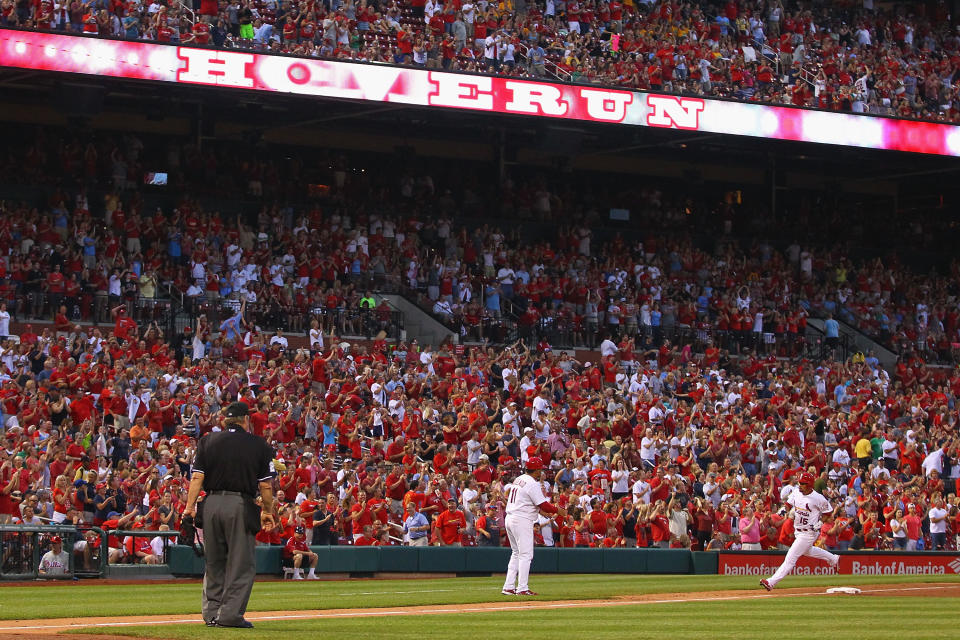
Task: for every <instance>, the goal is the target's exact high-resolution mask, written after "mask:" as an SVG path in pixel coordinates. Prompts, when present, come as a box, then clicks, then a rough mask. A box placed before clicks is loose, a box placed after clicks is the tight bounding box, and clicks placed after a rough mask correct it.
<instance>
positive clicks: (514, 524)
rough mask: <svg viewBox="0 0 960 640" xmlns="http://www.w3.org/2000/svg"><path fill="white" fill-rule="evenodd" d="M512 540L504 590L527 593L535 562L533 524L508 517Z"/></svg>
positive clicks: (509, 532)
mask: <svg viewBox="0 0 960 640" xmlns="http://www.w3.org/2000/svg"><path fill="white" fill-rule="evenodd" d="M504 524H506V528H507V538H509V539H510V549H511V551H512V553H511V554H510V564H508V565H507V580H506V582H504V583H503V588H504V589H516V590H517V591H527V590H528V589H530V585H528V584H527V583H528V582H529V581H530V563H531V562H532V561H533V522H531V521H530V520H525V519H523V518H517V517H515V516H511V515H508V516H507V517H506V520H505V522H504Z"/></svg>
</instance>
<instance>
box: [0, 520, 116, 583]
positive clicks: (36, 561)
mask: <svg viewBox="0 0 960 640" xmlns="http://www.w3.org/2000/svg"><path fill="white" fill-rule="evenodd" d="M89 534H92V536H90V535H89ZM55 536H57V537H59V538H60V539H61V540H62V541H63V551H64V552H66V554H67V556H68V561H67V567H66V571H65V572H64V573H63V574H57V575H44V576H41V575H40V560H41V559H42V558H43V556H44V554H46V553H47V552H48V551H50V549H51V548H52V546H53V545H52V542H51V540H52V539H53V538H54V537H55ZM91 538H93V539H98V538H99V539H102V538H103V530H102V529H99V528H97V527H84V528H77V527H75V526H72V525H71V526H63V525H49V526H46V525H9V524H7V525H0V580H35V579H38V578H43V579H44V580H72V579H74V578H99V577H100V576H102V575H104V564H103V563H104V562H105V561H106V557H105V556H104V555H103V554H102V553H101V550H100V547H99V546H97V545H89V546H88V542H90V540H91Z"/></svg>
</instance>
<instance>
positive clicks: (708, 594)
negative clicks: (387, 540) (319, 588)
mask: <svg viewBox="0 0 960 640" xmlns="http://www.w3.org/2000/svg"><path fill="white" fill-rule="evenodd" d="M825 591H826V587H805V588H794V589H777V590H776V591H774V592H772V593H767V592H764V591H743V590H732V591H697V592H688V593H654V594H644V595H630V596H616V597H613V598H610V599H606V600H534V599H529V600H515V599H510V598H508V597H502V599H499V600H497V601H492V602H481V603H473V604H457V605H432V606H421V607H390V608H375V609H374V608H371V609H320V610H310V611H257V612H249V613H248V614H247V619H248V620H250V621H252V622H257V621H260V622H267V621H282V620H310V619H316V620H321V619H325V618H366V617H376V616H388V615H390V616H397V615H420V616H422V615H439V614H452V613H485V612H491V611H534V610H545V609H569V608H581V607H616V606H624V605H638V604H670V603H675V602H717V601H727V600H753V599H763V598H783V597H797V596H822V597H843V596H833V595H828V594H826V593H825ZM861 595H864V596H900V597H926V596H937V597H960V584H957V583H945V584H935V583H931V584H922V585H918V584H916V583H913V584H910V583H907V584H887V585H874V586H868V587H864V588H863V589H862V592H861ZM201 622H202V619H201V618H200V616H199V614H196V615H164V616H123V617H110V618H97V617H89V618H58V619H43V620H7V621H0V640H14V639H15V640H67V638H68V636H65V635H62V633H61V632H63V631H67V630H71V629H82V628H98V629H102V630H103V634H101V635H88V636H84V637H85V638H90V640H108V639H109V640H115V639H116V638H117V637H118V636H112V635H109V634H110V630H111V629H116V628H118V627H133V626H152V625H172V624H199V623H201ZM75 638H76V636H72V637H70V640H74V639H75Z"/></svg>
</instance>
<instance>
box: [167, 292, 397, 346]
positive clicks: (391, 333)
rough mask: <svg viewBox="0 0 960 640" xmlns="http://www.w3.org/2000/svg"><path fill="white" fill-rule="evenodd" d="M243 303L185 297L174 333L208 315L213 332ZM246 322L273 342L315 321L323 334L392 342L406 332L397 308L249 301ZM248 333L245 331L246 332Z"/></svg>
mask: <svg viewBox="0 0 960 640" xmlns="http://www.w3.org/2000/svg"><path fill="white" fill-rule="evenodd" d="M240 307H241V302H240V301H239V300H234V299H225V298H206V297H203V298H189V297H188V298H186V299H185V301H184V314H177V317H176V319H175V331H176V332H177V333H180V332H182V331H183V329H184V328H185V326H187V325H188V324H193V323H195V322H196V320H195V319H196V318H198V317H199V316H201V315H204V316H206V319H207V321H208V322H210V323H211V325H212V326H213V327H214V330H217V328H218V327H219V326H220V325H221V324H222V322H223V321H225V320H227V319H229V318H231V317H233V316H235V315H236V314H237V313H238V312H239V311H240ZM243 317H244V320H245V321H246V322H247V323H248V324H250V325H256V326H258V327H260V328H261V330H262V331H263V332H264V333H265V336H264V337H265V339H266V341H267V342H269V341H270V337H271V334H273V333H274V332H275V331H276V330H277V329H281V330H283V331H284V332H287V333H301V334H302V333H306V332H308V331H309V330H310V325H311V322H312V321H313V320H317V322H318V323H319V325H320V328H321V329H322V330H323V332H324V335H330V334H331V333H333V334H334V335H337V336H366V337H368V338H374V337H375V336H376V335H377V334H378V333H380V332H381V331H382V332H384V333H385V334H386V338H388V339H390V340H399V339H400V336H401V332H402V331H403V328H404V324H403V313H402V312H400V311H397V310H396V309H394V308H392V307H391V308H389V310H388V309H381V308H374V309H359V308H357V309H329V308H326V307H312V306H311V307H301V306H296V305H292V306H291V305H286V304H280V303H273V302H255V303H250V302H248V303H247V304H246V306H245V307H244V316H243ZM244 331H245V329H244Z"/></svg>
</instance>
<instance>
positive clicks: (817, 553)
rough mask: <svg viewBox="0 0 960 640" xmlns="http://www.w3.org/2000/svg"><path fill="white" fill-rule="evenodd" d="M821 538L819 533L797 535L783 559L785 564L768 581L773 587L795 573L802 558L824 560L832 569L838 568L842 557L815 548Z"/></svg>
mask: <svg viewBox="0 0 960 640" xmlns="http://www.w3.org/2000/svg"><path fill="white" fill-rule="evenodd" d="M819 537H820V534H819V532H817V531H811V532H809V533H805V532H804V533H798V534H797V537H796V539H795V540H794V541H793V544H792V545H790V549H789V550H787V557H786V558H784V559H783V564H781V565H780V567H779V568H778V569H777V572H776V573H774V574H773V576H771V577H770V578H768V579H767V582H769V583H770V586H771V587H774V586H776V584H777V583H778V582H780V581H781V580H783V579H784V578H786V577H787V575H789V573H790V572H791V571H793V568H794V567H795V566H796V564H797V560H799V559H800V557H801V556H810V557H811V558H817V559H818V560H823V561H824V562H826V563H827V564H829V565H830V566H831V567H834V566H836V565H837V563H838V562H840V556H838V555H836V554H833V553H830V552H829V551H827V550H826V549H821V548H820V547H815V546H813V543H814V542H816V541H817V538H819Z"/></svg>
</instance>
